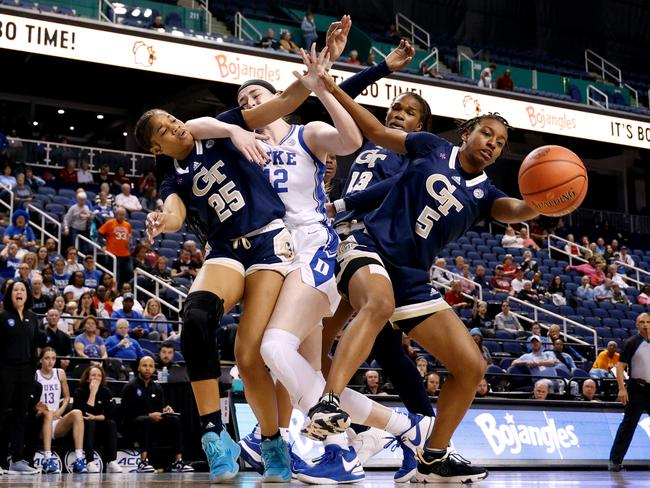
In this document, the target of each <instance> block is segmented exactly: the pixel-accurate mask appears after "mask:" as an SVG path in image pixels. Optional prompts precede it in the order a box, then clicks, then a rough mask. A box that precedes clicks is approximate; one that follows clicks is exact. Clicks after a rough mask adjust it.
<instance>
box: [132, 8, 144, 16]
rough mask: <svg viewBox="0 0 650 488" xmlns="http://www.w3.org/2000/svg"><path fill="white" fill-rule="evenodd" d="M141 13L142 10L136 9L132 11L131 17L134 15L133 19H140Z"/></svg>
mask: <svg viewBox="0 0 650 488" xmlns="http://www.w3.org/2000/svg"><path fill="white" fill-rule="evenodd" d="M141 13H142V10H140V9H139V8H138V7H136V8H134V9H133V10H132V11H131V15H132V16H133V17H139V16H140V14H141Z"/></svg>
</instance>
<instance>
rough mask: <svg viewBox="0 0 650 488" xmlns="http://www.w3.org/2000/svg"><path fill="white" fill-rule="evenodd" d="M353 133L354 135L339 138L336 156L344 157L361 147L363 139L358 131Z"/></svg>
mask: <svg viewBox="0 0 650 488" xmlns="http://www.w3.org/2000/svg"><path fill="white" fill-rule="evenodd" d="M355 132H356V133H355V134H348V135H347V136H345V137H342V138H340V141H339V144H338V146H337V150H336V154H340V155H342V156H345V155H348V154H352V153H353V152H355V151H356V150H357V149H359V148H360V147H361V144H363V137H361V133H360V132H359V131H355Z"/></svg>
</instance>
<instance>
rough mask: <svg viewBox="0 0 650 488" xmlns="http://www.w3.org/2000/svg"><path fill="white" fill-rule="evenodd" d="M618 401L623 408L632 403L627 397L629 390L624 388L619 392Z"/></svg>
mask: <svg viewBox="0 0 650 488" xmlns="http://www.w3.org/2000/svg"><path fill="white" fill-rule="evenodd" d="M616 399H617V400H618V401H619V402H621V403H622V404H623V406H625V405H627V402H628V401H630V398H629V397H628V395H627V388H625V387H623V388H621V389H620V390H618V396H617V397H616Z"/></svg>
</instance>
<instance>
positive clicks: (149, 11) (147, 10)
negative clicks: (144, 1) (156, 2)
mask: <svg viewBox="0 0 650 488" xmlns="http://www.w3.org/2000/svg"><path fill="white" fill-rule="evenodd" d="M152 13H153V11H152V10H151V9H150V8H148V9H145V11H144V14H143V16H144V17H145V18H147V19H148V18H149V17H151V14H152Z"/></svg>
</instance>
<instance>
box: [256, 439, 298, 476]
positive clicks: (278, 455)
mask: <svg viewBox="0 0 650 488" xmlns="http://www.w3.org/2000/svg"><path fill="white" fill-rule="evenodd" d="M261 445H262V462H263V463H264V474H263V475H262V482H265V483H284V482H285V481H291V456H289V447H288V446H287V443H286V442H284V440H283V439H282V437H278V438H276V439H265V440H263V441H262V444H261Z"/></svg>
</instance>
